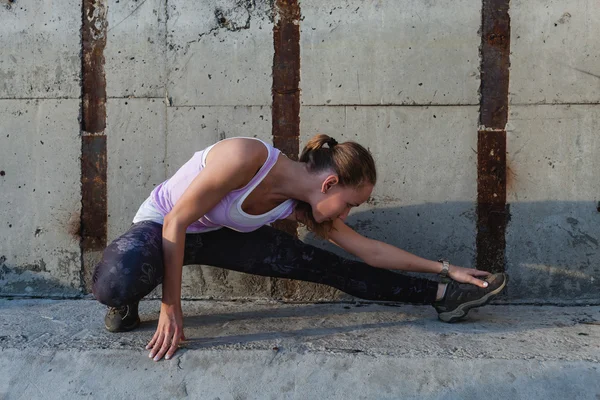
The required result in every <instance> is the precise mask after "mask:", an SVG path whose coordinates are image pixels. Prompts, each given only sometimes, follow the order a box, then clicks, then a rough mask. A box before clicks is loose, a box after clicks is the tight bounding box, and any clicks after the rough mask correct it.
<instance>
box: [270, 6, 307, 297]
mask: <svg viewBox="0 0 600 400" xmlns="http://www.w3.org/2000/svg"><path fill="white" fill-rule="evenodd" d="M273 12H274V14H275V21H276V22H275V26H274V27H273V46H274V48H275V49H274V50H275V54H274V56H273V88H272V94H273V108H272V121H273V127H272V135H273V144H274V145H275V147H277V148H278V149H280V150H281V151H282V152H283V153H284V154H285V155H287V156H288V157H289V158H290V159H292V160H297V159H298V156H299V153H300V88H299V86H300V6H299V4H298V0H275V2H274V10H273ZM273 226H274V227H275V228H277V229H280V230H282V231H284V232H287V233H289V234H291V235H294V236H296V237H297V236H298V224H297V223H295V222H292V221H278V222H276V223H275V224H273ZM270 281H271V297H272V298H279V299H293V298H294V297H295V294H296V293H298V291H299V289H300V286H301V285H302V283H301V282H298V281H292V280H288V279H275V278H271V279H270Z"/></svg>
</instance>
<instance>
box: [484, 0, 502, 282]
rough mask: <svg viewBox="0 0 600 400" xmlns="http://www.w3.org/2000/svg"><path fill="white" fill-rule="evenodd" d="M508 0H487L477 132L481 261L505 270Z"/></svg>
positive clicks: (499, 270) (489, 267) (496, 269)
mask: <svg viewBox="0 0 600 400" xmlns="http://www.w3.org/2000/svg"><path fill="white" fill-rule="evenodd" d="M508 11H509V0H483V7H482V29H481V31H482V36H481V88H480V93H481V105H480V111H479V112H480V115H479V122H480V125H481V128H480V130H479V132H478V136H477V239H476V242H477V267H478V268H479V269H483V270H487V271H491V272H501V271H504V270H505V250H506V225H507V223H508V219H509V213H508V206H507V204H506V130H505V128H506V122H507V120H508V82H509V66H510V16H509V13H508Z"/></svg>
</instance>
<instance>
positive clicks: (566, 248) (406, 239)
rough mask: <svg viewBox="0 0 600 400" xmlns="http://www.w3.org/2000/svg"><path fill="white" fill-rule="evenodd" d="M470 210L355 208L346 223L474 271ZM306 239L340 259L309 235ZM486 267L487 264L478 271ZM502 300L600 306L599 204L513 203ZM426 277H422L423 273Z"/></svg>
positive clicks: (457, 205) (451, 206) (455, 205)
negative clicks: (506, 282) (506, 274)
mask: <svg viewBox="0 0 600 400" xmlns="http://www.w3.org/2000/svg"><path fill="white" fill-rule="evenodd" d="M476 222H477V214H476V205H475V204H474V203H468V202H449V203H443V204H434V203H428V204H420V205H414V206H404V207H390V208H383V207H381V208H372V209H369V210H362V209H359V210H357V211H355V212H354V213H352V214H351V215H350V217H349V218H348V220H347V223H348V224H349V225H350V226H352V227H353V228H354V229H356V230H357V231H359V232H360V233H362V234H364V235H366V236H368V237H370V238H373V239H378V240H382V241H384V242H386V243H390V244H393V245H395V246H398V247H400V248H402V249H405V250H407V251H410V252H412V253H415V254H417V255H419V256H422V257H426V258H429V259H434V260H435V259H439V258H448V259H449V260H450V261H451V262H452V263H453V264H456V265H461V266H464V267H475V259H476V247H475V239H476V232H477V230H476ZM304 240H305V241H307V242H309V243H311V244H314V245H316V246H318V247H322V248H325V249H327V250H331V251H334V252H336V253H337V254H340V255H342V254H344V253H343V251H341V250H340V249H338V248H336V246H334V245H332V244H329V243H326V242H323V241H320V240H318V239H315V238H314V237H312V235H308V236H307V237H306V238H305V239H304ZM479 267H480V268H482V269H485V266H479ZM506 271H507V272H508V273H509V274H510V278H511V280H510V284H509V286H508V288H507V290H506V293H505V295H504V300H506V301H510V302H519V301H524V302H539V303H570V304H575V303H580V302H581V303H594V302H597V301H600V291H599V289H600V211H599V210H598V203H597V201H589V202H584V201H581V202H566V201H548V202H531V203H524V202H520V203H514V204H511V205H510V219H509V222H508V225H507V230H506ZM424 276H427V275H424Z"/></svg>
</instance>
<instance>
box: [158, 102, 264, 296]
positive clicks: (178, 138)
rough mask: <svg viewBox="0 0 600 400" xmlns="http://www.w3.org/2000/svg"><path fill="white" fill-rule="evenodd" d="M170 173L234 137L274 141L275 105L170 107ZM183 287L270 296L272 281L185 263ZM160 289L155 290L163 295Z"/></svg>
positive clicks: (198, 292) (194, 292)
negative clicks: (209, 147)
mask: <svg viewBox="0 0 600 400" xmlns="http://www.w3.org/2000/svg"><path fill="white" fill-rule="evenodd" d="M168 127H169V128H168V130H169V132H168V136H167V155H166V163H167V171H168V173H167V176H171V175H172V174H174V173H175V172H176V171H177V170H178V169H179V168H180V167H181V166H182V165H183V164H184V163H185V162H186V161H187V160H189V158H190V157H191V156H192V155H193V154H194V152H196V151H200V150H202V149H204V148H206V147H208V146H210V145H212V144H214V143H216V142H218V141H219V140H222V139H225V138H230V137H234V136H246V137H257V138H259V139H262V140H264V141H266V142H267V143H271V142H272V137H271V108H270V107H266V106H265V107H263V106H256V107H245V106H239V107H169V108H168ZM183 275H184V280H183V286H182V293H183V296H185V297H188V298H213V297H214V298H221V299H224V298H240V297H259V298H260V297H268V296H269V293H270V289H269V288H270V280H269V278H263V277H258V276H251V275H247V274H242V273H239V272H234V271H228V270H223V269H220V268H213V267H208V266H202V267H201V266H198V265H193V266H185V267H184V272H183ZM159 293H160V292H158V291H157V292H155V294H156V295H159Z"/></svg>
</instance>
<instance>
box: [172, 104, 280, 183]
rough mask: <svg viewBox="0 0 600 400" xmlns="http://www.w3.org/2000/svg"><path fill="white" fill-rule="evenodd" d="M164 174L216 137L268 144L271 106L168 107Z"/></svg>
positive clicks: (179, 165)
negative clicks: (247, 139)
mask: <svg viewBox="0 0 600 400" xmlns="http://www.w3.org/2000/svg"><path fill="white" fill-rule="evenodd" d="M167 112H168V121H169V133H168V138H167V147H168V151H167V158H166V163H167V174H168V175H169V176H170V175H172V174H174V173H175V172H176V171H177V170H178V169H179V168H180V167H181V166H182V165H183V164H184V163H185V162H186V161H187V160H189V159H190V157H191V156H192V155H193V154H194V152H196V151H200V150H202V149H204V148H206V147H208V146H210V145H212V144H214V143H216V142H218V141H219V140H222V139H225V138H230V137H235V136H245V137H256V138H259V139H262V140H264V141H266V142H267V143H272V141H273V138H272V136H271V125H272V123H271V107H269V106H256V107H247V106H236V107H220V106H214V107H213V106H209V107H169V108H168V109H167Z"/></svg>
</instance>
